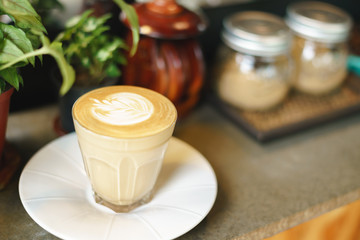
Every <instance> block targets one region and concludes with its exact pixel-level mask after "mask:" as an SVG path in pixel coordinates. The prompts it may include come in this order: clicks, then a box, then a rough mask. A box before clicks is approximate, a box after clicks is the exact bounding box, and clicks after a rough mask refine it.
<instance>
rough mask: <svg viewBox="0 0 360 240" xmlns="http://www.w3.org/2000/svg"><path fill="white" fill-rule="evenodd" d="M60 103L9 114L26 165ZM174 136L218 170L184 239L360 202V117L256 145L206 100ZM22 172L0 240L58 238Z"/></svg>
mask: <svg viewBox="0 0 360 240" xmlns="http://www.w3.org/2000/svg"><path fill="white" fill-rule="evenodd" d="M56 115H57V107H56V106H53V105H51V106H45V107H41V108H37V109H33V110H27V111H22V112H16V113H12V114H11V115H10V117H9V122H8V131H7V140H8V141H9V142H10V143H12V144H13V145H14V146H15V147H16V148H17V149H18V151H19V153H20V154H21V156H22V161H23V162H22V167H23V166H24V165H25V164H26V162H27V161H28V160H29V158H30V157H31V156H32V155H33V154H34V153H35V152H36V151H37V150H39V149H40V148H41V147H43V146H44V145H45V144H46V143H48V142H49V141H51V140H53V139H55V138H56V137H57V136H56V134H55V132H54V130H53V122H54V119H55V117H56ZM174 135H175V136H176V137H178V138H180V139H182V140H184V141H185V142H187V143H189V144H190V145H192V146H193V147H194V148H196V149H197V150H198V151H199V152H201V153H202V154H203V155H204V156H205V157H206V158H207V159H208V161H209V162H210V164H211V165H212V167H213V168H214V171H215V174H216V176H217V180H218V195H217V199H216V201H215V204H214V206H213V208H212V210H211V211H210V213H209V214H208V216H207V217H206V218H205V219H204V220H203V221H202V222H201V223H199V224H198V225H197V226H196V227H195V228H194V229H192V230H190V231H189V232H188V233H186V234H185V235H183V236H181V237H180V238H179V239H184V240H192V239H206V240H212V239H216V240H219V239H263V238H265V237H269V236H272V235H274V234H276V233H278V232H281V231H284V230H286V229H288V228H290V227H292V226H295V225H297V224H300V223H302V222H305V221H307V220H309V219H311V218H314V217H316V216H318V215H320V214H322V213H325V212H328V211H330V210H332V209H334V208H337V207H339V206H342V205H345V204H348V203H350V202H353V201H355V200H357V199H360V174H359V172H360V137H359V136H360V114H355V115H352V116H351V117H347V118H344V119H341V120H337V121H335V122H332V123H329V124H325V125H322V126H319V127H317V128H313V129H309V130H307V131H303V132H301V133H297V134H294V135H292V136H288V137H285V138H281V139H278V140H274V141H271V142H268V143H259V142H257V141H256V140H254V139H252V138H251V137H249V136H248V135H247V134H246V133H245V132H243V131H242V130H241V129H240V128H238V127H237V126H235V125H234V124H232V123H231V122H230V121H228V120H227V119H226V118H224V117H223V116H222V115H220V114H219V113H218V112H217V111H216V110H215V109H214V108H213V107H212V106H210V105H208V104H202V105H201V106H199V107H198V108H197V109H196V110H195V111H194V112H193V113H192V114H191V115H189V116H188V117H187V118H185V119H182V120H180V121H179V122H178V124H177V127H176V129H175V133H174ZM20 174H21V169H19V171H18V172H17V174H16V175H15V176H14V177H13V179H12V181H11V182H10V185H9V186H8V187H7V188H6V189H5V190H3V191H2V192H0V239H12V240H20V239H44V240H50V239H58V238H57V237H55V236H53V235H51V234H50V233H48V232H46V231H45V230H43V229H42V228H41V227H40V226H38V225H37V224H36V223H35V222H34V221H33V220H32V219H31V218H30V217H29V215H28V214H27V213H26V211H25V210H24V208H23V206H22V204H21V202H20V198H19V193H18V180H19V176H20Z"/></svg>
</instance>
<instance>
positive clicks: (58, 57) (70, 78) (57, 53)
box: [42, 42, 75, 95]
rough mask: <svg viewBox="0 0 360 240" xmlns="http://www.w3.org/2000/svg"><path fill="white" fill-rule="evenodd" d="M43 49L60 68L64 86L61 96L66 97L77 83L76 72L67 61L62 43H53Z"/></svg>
mask: <svg viewBox="0 0 360 240" xmlns="http://www.w3.org/2000/svg"><path fill="white" fill-rule="evenodd" d="M42 48H45V50H47V52H48V54H50V55H51V56H52V57H53V58H54V59H55V61H56V63H57V65H58V66H59V69H60V72H61V75H62V77H63V81H62V85H61V87H60V94H61V95H64V94H65V93H67V91H69V89H70V88H71V87H72V85H73V84H74V81H75V71H74V69H73V68H72V67H71V66H70V65H69V64H68V62H67V61H66V59H65V57H64V54H63V49H62V44H61V43H60V42H52V43H51V45H50V46H48V45H44V46H43V47H42Z"/></svg>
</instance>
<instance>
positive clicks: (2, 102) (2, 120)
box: [0, 88, 14, 167]
mask: <svg viewBox="0 0 360 240" xmlns="http://www.w3.org/2000/svg"><path fill="white" fill-rule="evenodd" d="M13 92H14V89H13V88H10V89H9V90H7V91H6V92H4V93H2V94H0V167H1V165H2V164H1V163H2V161H1V159H2V155H3V149H4V144H5V133H6V125H7V119H8V114H9V105H10V97H11V95H12V93H13Z"/></svg>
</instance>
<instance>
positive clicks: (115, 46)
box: [55, 0, 138, 134]
mask: <svg viewBox="0 0 360 240" xmlns="http://www.w3.org/2000/svg"><path fill="white" fill-rule="evenodd" d="M115 2H116V3H117V4H118V5H119V7H120V8H121V9H122V10H123V12H124V13H125V14H126V15H127V17H128V18H129V19H132V26H134V27H133V33H134V36H135V37H134V38H133V39H134V41H133V46H132V49H131V52H132V53H134V52H135V51H136V46H137V41H138V36H137V35H138V29H137V16H136V13H135V11H134V10H133V8H132V6H131V5H128V4H126V3H125V2H123V1H122V0H116V1H115ZM92 13H93V10H91V9H90V10H87V11H85V12H83V13H82V14H81V15H79V16H75V17H74V18H72V19H70V20H69V21H68V22H67V23H66V25H65V29H64V30H63V31H62V32H61V33H60V34H59V35H58V36H57V38H56V39H55V41H59V42H62V43H63V47H64V54H65V58H66V60H67V61H68V62H69V63H70V64H71V65H72V66H73V68H74V69H75V73H76V77H75V83H74V86H73V87H72V88H71V89H70V91H69V92H68V93H67V94H66V95H65V96H62V97H61V98H60V99H59V110H60V116H59V119H57V120H56V121H57V123H56V125H55V129H56V130H57V132H58V133H59V134H63V133H67V132H72V131H74V126H73V121H72V116H71V109H72V105H73V104H74V102H75V101H76V99H77V98H78V97H80V96H81V95H82V94H84V93H85V92H88V91H90V90H92V89H94V88H97V87H99V86H105V85H111V84H116V83H117V80H118V77H119V76H120V75H121V71H120V66H121V65H124V64H126V58H125V53H124V52H125V51H128V50H129V49H128V46H127V45H126V44H125V41H124V40H123V39H122V38H121V37H119V36H117V35H115V34H112V33H111V31H110V26H109V25H108V24H107V23H108V20H109V19H110V18H111V14H105V15H102V16H94V15H93V14H92Z"/></svg>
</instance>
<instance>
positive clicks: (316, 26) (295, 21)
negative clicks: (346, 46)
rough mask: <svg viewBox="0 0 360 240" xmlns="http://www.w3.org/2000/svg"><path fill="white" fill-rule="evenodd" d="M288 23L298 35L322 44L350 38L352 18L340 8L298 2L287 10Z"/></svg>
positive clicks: (318, 3) (320, 3) (319, 3)
mask: <svg viewBox="0 0 360 240" xmlns="http://www.w3.org/2000/svg"><path fill="white" fill-rule="evenodd" d="M286 23H287V24H288V26H289V27H290V28H291V29H292V30H293V31H294V32H295V33H297V34H299V35H301V36H303V37H305V38H310V39H313V40H318V41H321V42H341V41H344V40H346V39H347V38H348V36H349V32H350V29H351V26H352V21H351V18H350V16H349V15H348V14H347V13H346V12H344V11H343V10H341V9H340V8H338V7H335V6H333V5H331V4H327V3H322V2H298V3H294V4H291V5H289V7H288V8H287V17H286Z"/></svg>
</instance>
